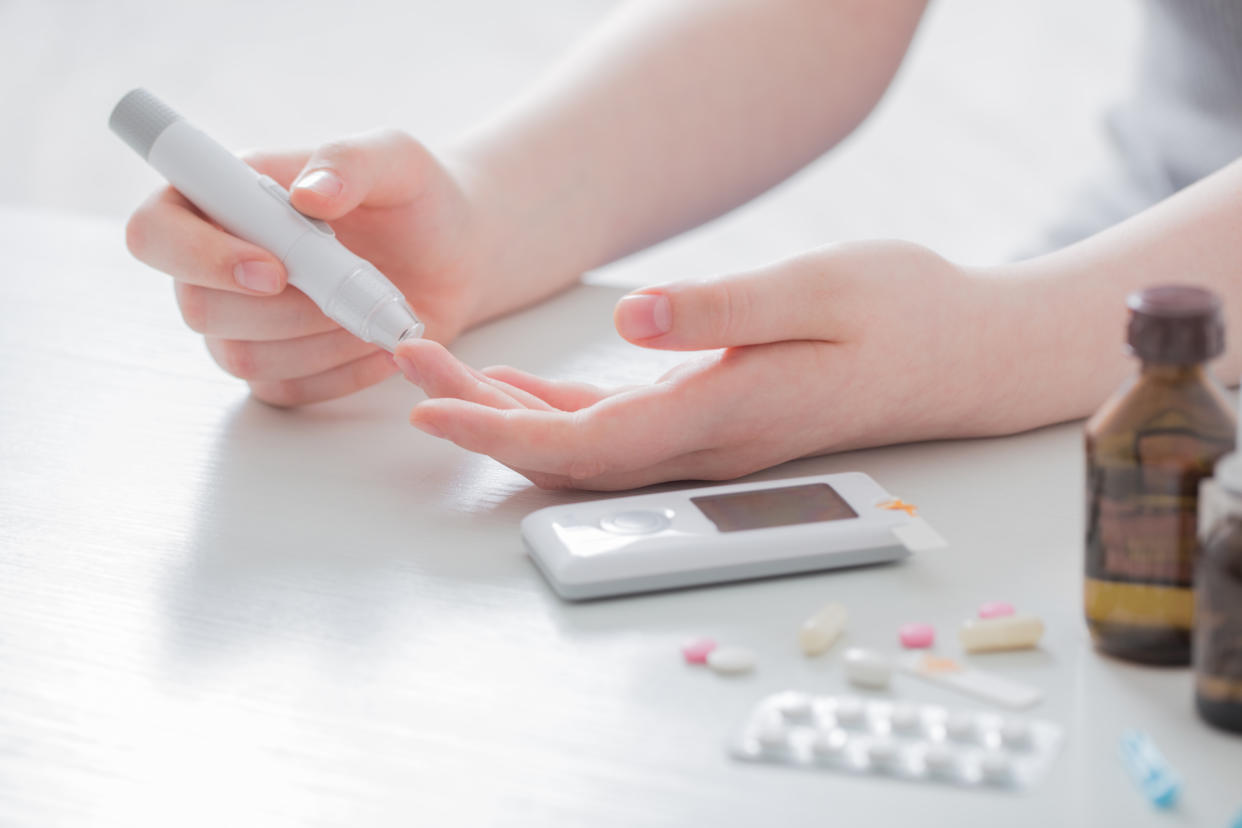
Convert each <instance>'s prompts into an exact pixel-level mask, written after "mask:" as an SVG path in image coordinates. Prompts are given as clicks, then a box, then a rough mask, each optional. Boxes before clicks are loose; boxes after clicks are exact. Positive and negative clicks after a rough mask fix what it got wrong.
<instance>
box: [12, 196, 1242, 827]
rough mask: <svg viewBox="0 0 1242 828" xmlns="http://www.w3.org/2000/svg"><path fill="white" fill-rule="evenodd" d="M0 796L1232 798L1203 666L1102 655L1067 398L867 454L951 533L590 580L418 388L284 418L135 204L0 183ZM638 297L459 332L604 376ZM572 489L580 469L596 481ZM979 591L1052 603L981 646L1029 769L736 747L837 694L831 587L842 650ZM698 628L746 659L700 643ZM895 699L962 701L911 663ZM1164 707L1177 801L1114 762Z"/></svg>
mask: <svg viewBox="0 0 1242 828" xmlns="http://www.w3.org/2000/svg"><path fill="white" fill-rule="evenodd" d="M0 245H2V246H3V249H4V251H5V254H6V261H7V262H8V265H7V266H6V267H5V273H4V275H3V277H0V824H2V825H5V826H10V825H13V826H19V825H20V826H27V825H29V826H36V825H37V826H61V825H90V826H111V825H117V826H134V825H148V824H150V825H179V826H180V825H212V826H218V825H263V826H283V825H298V826H307V825H311V826H313V825H389V824H393V825H397V824H399V825H437V826H438V825H492V824H500V825H539V826H547V825H586V824H590V825H601V826H613V825H616V826H637V825H721V826H724V825H768V824H770V825H782V826H784V825H789V826H793V825H825V824H842V825H863V824H866V825H955V826H961V825H985V824H986V825H992V824H996V823H998V822H1003V823H1004V824H1006V825H1008V826H1024V825H1032V826H1035V825H1040V826H1043V825H1052V824H1057V825H1065V826H1077V825H1092V826H1097V825H1166V824H1178V825H1183V824H1184V825H1190V824H1193V825H1225V824H1227V822H1228V820H1229V819H1231V818H1232V817H1233V815H1234V814H1235V813H1236V812H1237V811H1238V810H1239V809H1242V784H1240V783H1242V779H1240V776H1239V769H1240V768H1242V740H1240V739H1238V738H1236V737H1230V736H1226V735H1223V734H1221V733H1218V732H1214V731H1212V730H1210V729H1208V728H1207V727H1206V726H1204V725H1202V724H1200V723H1199V722H1198V720H1197V719H1196V718H1195V715H1194V713H1193V711H1192V709H1191V703H1190V693H1191V688H1190V675H1189V672H1188V671H1186V670H1155V669H1145V668H1139V667H1134V666H1130V665H1126V664H1122V663H1119V662H1116V661H1111V660H1108V659H1105V658H1103V657H1100V656H1098V655H1096V654H1095V653H1094V652H1093V651H1092V649H1091V646H1090V643H1089V640H1088V637H1087V633H1086V630H1085V628H1084V625H1083V622H1082V620H1081V615H1080V589H1081V572H1080V570H1081V557H1082V552H1081V538H1080V536H1081V532H1082V526H1081V502H1082V469H1081V465H1082V463H1081V454H1080V424H1069V425H1065V426H1060V427H1055V428H1049V429H1045V430H1041V431H1037V432H1034V433H1030V434H1024V435H1020V436H1017V437H1012V438H1008V439H1000V440H979V441H966V442H946V443H937V444H923V445H914V446H901V447H894V448H888V449H882V450H873V451H865V452H855V453H851V454H845V455H839V456H835V457H826V458H818V459H812V460H806V461H801V462H797V463H791V464H789V465H787V466H783V467H781V468H778V469H773V470H771V471H769V472H767V473H765V474H764V475H761V476H762V477H764V478H778V477H784V476H791V475H798V474H810V473H820V472H830V471H845V470H861V471H865V472H868V473H870V474H871V475H873V476H874V477H875V478H876V479H877V480H879V481H880V482H881V484H883V485H885V486H886V487H887V488H889V489H890V490H891V491H893V492H895V493H897V494H899V495H901V496H902V497H904V498H906V499H907V500H910V501H912V502H914V503H917V504H918V505H919V506H920V507H921V509H922V513H923V514H924V515H925V516H926V517H927V518H928V519H929V520H930V521H931V522H932V523H933V524H934V525H935V526H936V527H937V528H938V529H940V530H941V532H942V533H943V534H944V535H945V536H946V537H947V538H949V540H950V541H951V544H952V545H951V548H949V549H948V550H946V551H943V552H937V553H935V554H923V555H920V556H917V557H915V558H914V559H912V560H911V561H909V562H908V563H905V564H902V565H897V566H888V567H881V568H873V569H865V570H857V571H849V572H841V573H835V574H819V575H811V576H804V577H793V578H782V579H775V580H768V581H761V582H752V583H743V584H734V585H729V586H721V587H716V588H710V589H699V590H693V591H683V592H673V593H665V594H659V595H649V596H643V597H636V598H626V599H618V600H607V601H600V602H595V603H589V604H582V605H573V604H567V603H564V602H562V601H561V600H559V599H558V598H556V597H555V596H554V595H553V594H552V592H551V591H550V590H549V589H548V588H547V587H546V585H545V584H544V582H543V581H542V580H541V578H540V576H539V574H538V573H537V571H536V570H535V568H534V567H533V566H532V565H531V563H530V562H529V560H528V559H527V558H526V557H525V555H524V553H523V550H522V546H521V542H520V540H519V536H518V521H519V519H520V518H521V516H522V515H524V514H525V513H527V512H528V511H530V510H532V509H535V508H538V507H540V506H545V505H550V504H553V503H558V502H564V501H566V500H567V499H570V498H573V497H575V495H566V494H554V493H547V492H541V491H539V490H536V489H534V488H532V487H530V486H528V485H527V484H526V482H525V481H524V480H523V479H521V478H519V477H518V476H517V475H515V474H513V473H511V472H509V471H508V470H507V469H504V468H501V467H499V466H497V465H496V464H494V463H493V462H491V461H490V460H488V459H486V458H481V457H477V456H473V455H470V454H467V453H465V452H463V451H461V450H459V449H457V448H455V447H454V446H452V445H449V444H447V443H442V442H438V441H435V440H433V439H431V438H429V437H427V436H425V435H422V434H421V433H418V432H416V431H415V430H413V429H411V428H410V427H409V426H408V425H407V424H406V413H407V409H408V408H409V406H410V405H411V404H413V403H414V402H415V401H416V400H417V399H418V398H419V393H420V392H418V391H417V390H416V389H414V388H412V387H410V386H408V385H406V384H404V383H403V382H402V381H401V380H399V379H395V380H393V381H390V382H388V383H385V384H383V385H382V386H380V387H378V388H375V389H372V390H370V391H368V392H365V393H363V394H360V395H357V396H354V397H352V398H350V399H347V400H342V401H338V402H333V403H328V404H324V405H319V406H314V407H311V408H307V409H304V410H299V411H278V410H274V409H271V408H268V407H265V406H264V405H262V404H258V403H255V402H253V401H250V400H249V399H248V398H247V396H246V393H245V389H244V386H242V385H241V384H240V383H239V382H237V381H234V380H232V379H231V378H229V377H227V376H225V375H224V374H223V373H222V372H220V371H219V370H218V369H217V368H216V367H215V366H214V365H213V364H212V363H211V362H210V360H209V358H208V357H207V356H206V354H205V351H204V350H203V348H202V346H201V344H200V342H199V341H198V339H197V338H196V337H195V336H193V335H192V334H190V333H189V332H188V331H186V330H185V329H184V328H183V326H182V324H181V322H180V319H179V318H178V317H177V315H176V313H175V311H174V309H173V303H172V298H171V290H170V289H169V286H168V284H167V280H166V279H164V278H163V277H160V276H158V275H157V274H154V273H152V272H150V271H148V270H147V269H145V268H143V267H142V266H140V265H138V264H137V263H135V262H133V261H132V260H131V259H130V258H129V256H128V254H127V253H126V252H125V251H124V249H123V245H122V241H121V228H120V225H119V223H116V222H113V221H99V220H88V219H78V218H72V217H68V216H64V215H57V214H39V213H31V212H22V211H18V210H15V209H0ZM617 295H618V291H617V290H616V289H615V288H608V287H600V286H589V287H582V288H578V289H575V290H573V291H571V292H569V293H567V294H564V295H562V296H561V297H559V298H557V299H555V300H553V301H552V302H550V303H548V304H546V305H544V306H541V307H539V308H536V309H534V310H531V311H529V312H527V313H524V314H522V315H519V316H514V317H511V318H508V319H504V320H502V321H500V322H497V323H495V324H493V325H490V326H487V327H486V328H483V329H480V330H478V331H475V332H472V333H470V334H469V335H467V336H466V337H464V338H463V339H462V340H460V342H459V343H458V344H457V346H456V351H457V352H458V353H459V354H460V355H461V356H462V357H463V358H464V359H466V360H467V361H468V362H470V363H472V364H490V363H494V362H502V361H503V362H509V363H512V364H516V365H518V366H521V367H524V368H527V369H530V370H534V371H538V372H541V373H546V374H550V375H555V376H573V377H584V376H585V377H591V378H594V379H596V380H601V381H604V382H610V381H614V380H615V381H629V380H632V379H642V378H647V377H650V376H652V375H654V373H656V372H658V371H659V370H661V368H662V367H663V365H665V364H667V360H666V359H658V358H655V357H653V356H651V355H649V354H645V353H643V352H641V351H639V350H638V349H636V348H632V347H630V346H628V345H625V344H624V343H622V342H621V341H620V340H619V339H617V337H616V336H615V334H614V333H613V332H612V329H611V324H610V313H611V306H612V303H613V301H614V300H615V298H616V296H617ZM578 497H580V496H578ZM987 599H1006V600H1009V601H1012V602H1013V603H1015V604H1016V605H1018V606H1019V607H1020V608H1021V609H1023V610H1029V611H1033V612H1037V613H1039V614H1040V615H1042V616H1043V617H1044V619H1045V620H1046V622H1047V625H1048V632H1047V635H1046V637H1045V640H1044V643H1043V645H1042V647H1041V648H1040V649H1039V650H1037V651H1035V652H1028V653H1014V654H997V655H991V656H979V657H974V658H971V659H970V661H971V663H977V664H980V665H985V666H986V667H988V668H990V669H993V670H996V671H998V672H1002V673H1004V674H1005V675H1008V676H1011V677H1014V678H1017V679H1021V680H1025V681H1028V682H1031V683H1034V684H1037V685H1039V686H1040V687H1042V688H1044V689H1045V690H1046V692H1047V699H1046V701H1045V702H1044V703H1042V704H1041V705H1040V706H1039V707H1037V708H1036V709H1035V710H1034V711H1033V712H1034V713H1035V714H1037V715H1040V716H1044V717H1047V718H1050V719H1053V720H1055V721H1057V722H1060V723H1062V724H1063V725H1065V726H1066V727H1067V728H1068V731H1069V734H1068V741H1067V744H1066V748H1065V750H1064V752H1063V753H1062V755H1061V756H1060V757H1059V759H1058V760H1057V762H1056V763H1055V765H1054V767H1053V769H1052V772H1051V774H1050V776H1049V777H1048V778H1047V779H1046V780H1045V781H1044V783H1043V784H1042V785H1041V786H1040V787H1039V788H1038V789H1036V790H1034V791H1031V792H1028V793H1025V794H1020V795H1006V794H998V793H990V792H970V791H961V790H954V789H947V788H941V787H934V786H919V785H911V784H903V783H899V782H889V781H884V780H875V779H859V778H852V777H842V776H836V775H832V774H816V773H806V772H795V771H788V770H783V769H778V768H772V767H759V766H751V765H745V764H739V763H735V762H733V761H731V760H730V759H728V758H727V757H726V756H725V753H724V751H723V743H724V741H725V738H726V736H727V735H728V734H729V733H730V731H731V730H732V729H733V728H734V727H735V726H736V725H737V724H738V722H739V720H740V718H741V717H742V715H743V714H744V712H745V711H746V710H747V709H748V708H749V707H750V705H751V704H753V703H754V702H755V701H756V700H757V699H758V698H759V697H760V696H762V695H763V694H765V693H768V692H770V691H774V690H779V689H783V688H787V687H797V688H803V689H808V690H814V691H824V692H830V691H841V690H844V689H845V688H846V685H845V684H844V682H843V679H842V676H841V669H840V653H841V651H842V650H843V649H844V646H843V645H840V644H839V645H838V646H837V648H836V649H835V650H833V651H832V652H831V653H829V654H828V655H827V656H825V657H822V658H818V659H813V660H811V659H805V658H803V657H802V656H801V655H800V654H799V652H798V650H797V648H796V646H795V632H796V629H797V626H798V624H799V622H800V621H801V620H802V618H803V617H804V616H805V615H806V614H808V613H809V612H810V611H812V610H814V609H816V608H817V607H819V606H820V605H822V604H824V603H826V602H828V601H841V602H843V603H845V604H846V605H847V606H848V607H849V609H850V612H851V622H850V629H849V632H848V634H847V642H846V643H847V644H867V645H872V646H877V647H883V648H889V647H891V646H892V645H893V644H894V639H895V630H896V627H897V626H898V624H900V623H902V622H905V621H908V620H926V621H930V622H932V623H934V624H936V625H937V626H938V628H939V631H940V635H941V638H942V641H943V642H944V643H943V644H942V645H941V647H940V651H941V652H943V653H945V654H949V655H959V654H960V651H959V649H958V647H957V645H956V642H955V640H954V635H953V630H954V629H955V627H956V625H957V623H958V622H960V621H961V620H962V619H963V618H964V617H966V616H968V615H970V614H971V613H972V612H973V611H974V609H975V608H976V606H977V605H978V604H979V603H980V602H982V601H984V600H987ZM697 634H709V635H713V636H715V637H717V638H718V639H720V640H722V641H727V642H733V643H738V644H744V645H749V646H753V647H755V648H757V649H758V651H759V653H760V665H759V668H758V670H757V672H756V673H754V674H753V675H750V676H747V677H742V678H734V679H726V678H721V677H718V676H715V675H713V674H711V673H709V672H707V671H705V670H702V669H696V668H691V667H687V666H686V665H684V664H683V663H682V661H681V658H680V655H679V652H678V646H679V644H680V642H681V641H682V640H683V639H685V638H686V637H688V636H692V635H697ZM893 694H894V695H900V696H901V697H903V698H909V699H913V700H928V701H937V702H943V703H948V704H952V705H955V706H959V705H960V706H967V707H969V706H971V703H970V702H969V701H968V700H966V699H964V698H962V697H958V696H955V695H952V694H949V693H947V692H942V691H940V690H938V689H936V688H933V687H931V686H929V685H925V684H922V683H919V682H917V681H915V680H913V679H900V678H899V679H898V681H897V683H896V684H895V686H894V690H893ZM1132 726H1139V727H1142V728H1145V729H1147V730H1148V731H1149V732H1150V733H1151V734H1152V735H1153V737H1154V739H1155V740H1156V742H1157V743H1158V744H1159V745H1160V747H1161V748H1162V749H1163V750H1164V751H1165V753H1166V754H1167V755H1168V756H1169V757H1170V759H1171V760H1172V761H1173V763H1174V764H1175V765H1176V766H1177V767H1178V768H1179V770H1180V771H1181V773H1182V774H1183V775H1184V777H1185V778H1186V780H1187V783H1186V790H1185V797H1184V801H1183V803H1182V806H1181V808H1180V809H1179V810H1178V811H1177V812H1175V813H1173V814H1157V813H1155V812H1153V811H1152V810H1151V809H1150V807H1149V806H1148V805H1147V803H1146V802H1145V801H1144V800H1143V799H1142V797H1141V796H1140V795H1139V794H1138V792H1137V791H1136V790H1135V788H1134V787H1133V785H1132V784H1131V782H1130V780H1129V779H1128V777H1127V776H1126V775H1125V773H1124V771H1123V769H1122V766H1121V764H1120V762H1119V761H1118V759H1117V741H1118V737H1119V735H1120V733H1121V732H1122V730H1123V729H1125V728H1127V727H1132Z"/></svg>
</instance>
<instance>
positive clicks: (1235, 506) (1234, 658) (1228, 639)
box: [1194, 453, 1242, 733]
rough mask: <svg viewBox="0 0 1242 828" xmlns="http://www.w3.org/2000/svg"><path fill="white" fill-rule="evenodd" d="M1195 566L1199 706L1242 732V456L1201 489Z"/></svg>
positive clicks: (1222, 465)
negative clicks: (1200, 545) (1198, 549)
mask: <svg viewBox="0 0 1242 828" xmlns="http://www.w3.org/2000/svg"><path fill="white" fill-rule="evenodd" d="M1199 537H1200V539H1201V540H1202V541H1203V547H1202V549H1200V551H1199V563H1198V565H1197V566H1196V567H1195V640H1194V662H1195V706H1196V707H1197V708H1198V709H1199V715H1200V716H1202V717H1203V719H1204V720H1205V721H1207V722H1209V723H1210V724H1213V725H1215V726H1217V727H1221V728H1224V729H1226V730H1235V731H1238V732H1240V733H1242V457H1239V455H1237V454H1236V453H1235V454H1231V455H1229V456H1228V457H1226V458H1225V459H1223V460H1221V461H1220V462H1219V463H1218V464H1217V465H1216V476H1215V478H1214V479H1212V480H1205V481H1203V486H1202V488H1201V489H1200V493H1199Z"/></svg>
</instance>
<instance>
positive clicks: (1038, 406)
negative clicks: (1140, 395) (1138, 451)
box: [976, 257, 1130, 433]
mask: <svg viewBox="0 0 1242 828" xmlns="http://www.w3.org/2000/svg"><path fill="white" fill-rule="evenodd" d="M976 278H978V279H980V280H981V285H980V290H981V292H986V293H987V294H989V300H988V301H989V306H992V307H996V308H997V309H998V310H997V324H996V328H995V331H994V336H993V337H992V340H993V341H992V343H991V346H992V347H993V348H994V349H995V355H994V356H993V357H992V358H991V360H990V362H991V368H992V371H993V376H994V382H995V395H994V399H993V405H994V410H995V411H996V412H997V420H996V423H995V424H994V425H995V426H996V428H995V430H994V432H993V433H1013V432H1017V431H1024V430H1027V429H1031V428H1037V427H1039V426H1041V425H1047V424H1049V423H1056V422H1064V421H1067V420H1074V419H1078V418H1081V417H1086V416H1089V415H1090V414H1091V412H1092V411H1094V410H1095V409H1096V408H1097V407H1098V406H1099V404H1100V402H1101V401H1102V400H1103V399H1105V398H1106V397H1107V396H1108V394H1110V393H1111V392H1112V391H1113V390H1114V389H1115V388H1116V387H1117V385H1118V384H1119V383H1120V382H1121V380H1122V379H1123V378H1124V377H1125V375H1126V373H1127V371H1128V370H1129V369H1130V366H1129V364H1128V361H1127V360H1126V358H1125V355H1124V352H1123V349H1122V347H1121V343H1122V338H1123V335H1124V329H1125V328H1124V326H1125V293H1126V291H1125V290H1124V289H1123V288H1119V287H1117V286H1110V285H1108V284H1105V283H1102V282H1101V281H1099V280H1094V279H1092V278H1091V276H1090V274H1086V273H1079V272H1076V271H1075V270H1073V269H1071V268H1067V267H1065V265H1064V262H1062V261H1058V260H1057V259H1056V258H1052V257H1044V258H1042V259H1035V260H1031V261H1029V262H1021V263H1016V264H1006V265H1000V266H997V267H992V268H985V269H981V270H980V271H978V273H977V276H976Z"/></svg>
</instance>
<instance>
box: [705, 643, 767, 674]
mask: <svg viewBox="0 0 1242 828" xmlns="http://www.w3.org/2000/svg"><path fill="white" fill-rule="evenodd" d="M755 660H756V659H755V651H754V650H750V649H747V648H746V647H717V648H716V649H714V650H712V651H711V652H710V653H708V654H707V666H708V667H711V668H712V669H713V670H715V671H716V672H717V673H722V674H737V673H749V672H750V671H751V670H753V669H755Z"/></svg>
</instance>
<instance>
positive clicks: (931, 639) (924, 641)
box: [897, 624, 936, 650]
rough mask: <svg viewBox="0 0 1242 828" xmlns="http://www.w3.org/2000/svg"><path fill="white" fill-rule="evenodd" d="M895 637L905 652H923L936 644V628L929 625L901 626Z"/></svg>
mask: <svg viewBox="0 0 1242 828" xmlns="http://www.w3.org/2000/svg"><path fill="white" fill-rule="evenodd" d="M897 637H898V638H899V639H901V646H903V647H905V648H906V649H907V650H925V649H927V648H928V647H930V646H931V645H932V644H935V643H936V628H935V627H933V626H932V625H931V624H902V625H901V629H899V630H897Z"/></svg>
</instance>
